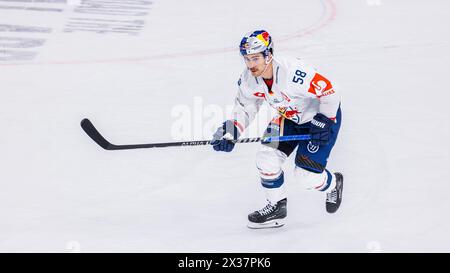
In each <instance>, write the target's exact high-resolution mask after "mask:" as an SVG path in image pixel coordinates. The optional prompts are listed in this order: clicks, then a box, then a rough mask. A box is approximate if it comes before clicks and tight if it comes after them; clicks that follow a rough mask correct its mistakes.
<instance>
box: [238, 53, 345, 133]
mask: <svg viewBox="0 0 450 273" xmlns="http://www.w3.org/2000/svg"><path fill="white" fill-rule="evenodd" d="M238 87H239V90H238V94H237V96H236V99H235V104H234V108H233V118H234V120H235V124H236V125H237V127H238V128H239V129H240V131H241V132H242V131H243V130H244V129H245V128H247V127H248V126H249V125H250V123H251V122H252V121H253V119H254V118H255V116H256V114H257V113H258V111H259V108H260V106H261V104H262V103H263V101H267V103H269V105H270V106H271V107H273V108H275V109H276V110H277V112H278V113H279V115H280V116H283V117H285V118H287V119H289V120H292V121H293V122H295V123H297V124H302V123H306V122H308V121H311V120H312V118H313V117H314V116H315V115H316V114H317V113H318V112H320V113H322V114H324V115H325V116H327V117H329V118H331V119H334V118H335V117H336V113H337V110H338V108H339V104H340V95H339V93H338V92H337V90H336V89H335V88H334V87H333V85H332V84H331V82H330V81H329V80H328V79H327V78H325V77H324V76H323V75H321V74H319V73H318V72H317V71H316V69H314V68H313V67H311V66H309V65H307V64H305V63H303V62H302V61H300V60H299V59H294V60H290V61H287V60H284V59H275V58H274V59H273V84H272V88H271V90H268V87H267V85H266V83H265V82H264V80H263V79H262V77H253V76H252V74H251V72H250V71H249V70H248V69H245V70H244V72H243V73H242V74H241V77H240V78H239V81H238Z"/></svg>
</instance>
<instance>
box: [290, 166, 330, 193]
mask: <svg viewBox="0 0 450 273" xmlns="http://www.w3.org/2000/svg"><path fill="white" fill-rule="evenodd" d="M294 175H295V177H296V178H297V180H298V181H299V182H300V183H301V185H302V186H303V187H305V189H307V190H311V189H315V190H319V191H320V190H322V189H324V188H325V187H326V186H328V184H327V182H328V181H327V180H328V176H327V173H326V172H325V171H323V172H321V173H315V172H311V171H308V170H306V169H303V168H300V167H295V170H294Z"/></svg>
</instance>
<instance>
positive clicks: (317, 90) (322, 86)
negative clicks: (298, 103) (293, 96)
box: [308, 73, 334, 98]
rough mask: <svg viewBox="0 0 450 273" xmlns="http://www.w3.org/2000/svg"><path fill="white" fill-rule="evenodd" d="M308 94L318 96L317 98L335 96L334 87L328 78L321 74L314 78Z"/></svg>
mask: <svg viewBox="0 0 450 273" xmlns="http://www.w3.org/2000/svg"><path fill="white" fill-rule="evenodd" d="M308 92H309V93H312V94H314V95H316V96H317V98H320V97H324V96H328V95H331V94H333V93H334V89H333V85H332V84H331V82H330V81H329V80H328V79H327V78H325V77H324V76H322V75H320V74H319V73H316V74H315V75H314V78H313V79H312V80H311V83H310V86H309V89H308Z"/></svg>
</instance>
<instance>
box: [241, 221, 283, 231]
mask: <svg viewBox="0 0 450 273" xmlns="http://www.w3.org/2000/svg"><path fill="white" fill-rule="evenodd" d="M285 223H286V220H285V219H275V220H270V221H267V222H264V223H253V222H248V224H247V227H248V228H251V229H263V228H279V227H282V226H284V224H285Z"/></svg>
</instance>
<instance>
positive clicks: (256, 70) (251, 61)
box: [244, 53, 266, 77]
mask: <svg viewBox="0 0 450 273" xmlns="http://www.w3.org/2000/svg"><path fill="white" fill-rule="evenodd" d="M244 61H245V65H247V68H248V69H249V70H250V72H252V76H253V77H259V76H260V75H261V74H262V73H263V71H264V69H265V68H266V62H265V59H264V55H263V54H262V53H256V54H248V55H245V56H244Z"/></svg>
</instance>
